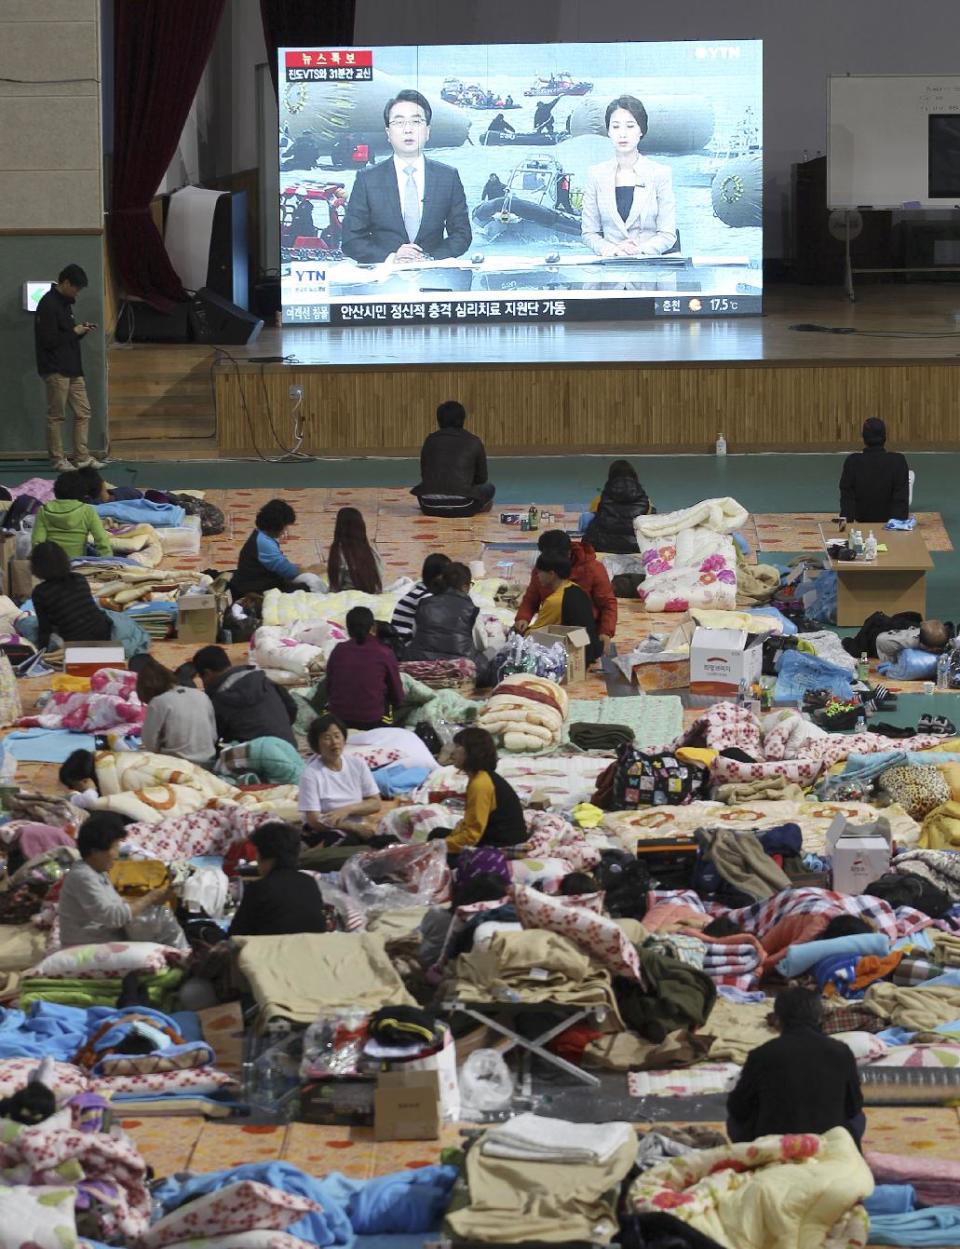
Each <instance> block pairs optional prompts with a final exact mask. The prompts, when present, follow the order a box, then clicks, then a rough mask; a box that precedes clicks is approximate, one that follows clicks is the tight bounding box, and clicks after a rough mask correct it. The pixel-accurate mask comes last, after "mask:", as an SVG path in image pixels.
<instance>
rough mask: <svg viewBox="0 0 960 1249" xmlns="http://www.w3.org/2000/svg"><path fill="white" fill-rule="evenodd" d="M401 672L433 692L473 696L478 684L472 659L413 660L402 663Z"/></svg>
mask: <svg viewBox="0 0 960 1249" xmlns="http://www.w3.org/2000/svg"><path fill="white" fill-rule="evenodd" d="M400 671H401V672H406V673H407V674H408V675H409V676H411V677H413V679H414V680H415V681H420V682H421V683H422V684H423V685H427V686H429V687H430V689H432V690H459V691H460V693H461V694H472V693H473V690H474V686H475V685H476V683H477V668H476V664H474V663H473V661H472V660H470V659H412V660H410V661H409V662H407V663H402V664H401V665H400Z"/></svg>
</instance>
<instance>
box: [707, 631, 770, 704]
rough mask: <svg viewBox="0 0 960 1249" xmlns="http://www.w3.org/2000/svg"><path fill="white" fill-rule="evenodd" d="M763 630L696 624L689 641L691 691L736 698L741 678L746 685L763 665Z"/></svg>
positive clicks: (756, 679)
mask: <svg viewBox="0 0 960 1249" xmlns="http://www.w3.org/2000/svg"><path fill="white" fill-rule="evenodd" d="M763 638H764V635H763V634H762V633H747V632H746V631H745V630H743V629H703V628H700V627H698V628H696V629H695V630H694V633H693V640H692V641H691V643H690V692H691V694H710V695H712V696H713V697H716V698H736V696H737V691H738V690H739V688H740V682H741V681H746V683H747V686H748V687H749V686H750V685H751V684H752V683H753V682H754V681H758V680H759V679H760V675H761V672H762V669H763Z"/></svg>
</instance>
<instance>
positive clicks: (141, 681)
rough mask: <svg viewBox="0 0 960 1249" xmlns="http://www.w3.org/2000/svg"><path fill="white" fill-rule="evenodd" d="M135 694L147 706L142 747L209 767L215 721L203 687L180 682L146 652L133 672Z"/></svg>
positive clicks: (215, 744)
mask: <svg viewBox="0 0 960 1249" xmlns="http://www.w3.org/2000/svg"><path fill="white" fill-rule="evenodd" d="M137 697H138V698H139V699H140V701H141V702H142V703H143V705H144V706H145V707H146V709H147V714H146V716H145V718H144V721H143V730H142V732H141V734H140V740H141V742H142V744H143V749H144V750H152V751H155V752H156V753H157V754H161V755H173V756H174V757H175V758H178V759H188V760H189V761H190V762H191V763H198V764H199V765H200V766H201V767H202V768H208V767H210V765H211V764H212V763H213V760H214V758H215V756H216V753H217V720H216V716H215V715H214V712H213V703H211V701H210V699H209V698H208V697H207V696H206V694H205V693H204V692H203V690H198V689H196V688H195V687H194V686H192V685H181V684H180V683H179V682H178V681H177V678H176V677H175V676H174V674H173V673H172V672H171V671H170V669H169V668H165V667H164V666H163V664H161V663H158V662H157V661H156V660H155V659H154V658H152V656H150V655H147V656H146V657H145V659H144V660H143V662H142V664H141V666H140V668H139V669H138V671H137Z"/></svg>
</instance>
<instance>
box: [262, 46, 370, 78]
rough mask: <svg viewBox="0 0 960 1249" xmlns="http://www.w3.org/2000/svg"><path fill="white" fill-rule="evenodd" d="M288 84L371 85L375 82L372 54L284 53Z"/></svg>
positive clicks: (363, 51)
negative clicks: (373, 80)
mask: <svg viewBox="0 0 960 1249" xmlns="http://www.w3.org/2000/svg"><path fill="white" fill-rule="evenodd" d="M284 68H285V69H286V79H287V82H330V81H340V82H369V81H370V80H371V79H372V78H373V52H372V51H371V50H370V49H369V48H368V49H362V48H350V49H349V50H348V49H341V50H339V51H336V50H333V51H330V50H328V51H325V52H310V51H306V50H304V49H298V50H297V51H296V52H290V51H287V52H285V53H284Z"/></svg>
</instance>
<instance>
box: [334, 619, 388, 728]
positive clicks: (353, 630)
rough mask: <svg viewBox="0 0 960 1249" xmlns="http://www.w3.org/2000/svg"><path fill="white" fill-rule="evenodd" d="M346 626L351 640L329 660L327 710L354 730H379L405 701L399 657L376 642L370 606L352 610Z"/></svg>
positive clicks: (339, 646)
mask: <svg viewBox="0 0 960 1249" xmlns="http://www.w3.org/2000/svg"><path fill="white" fill-rule="evenodd" d="M346 623H347V633H348V634H349V635H350V640H349V641H347V642H339V643H338V644H337V645H336V646H335V647H334V648H333V650H332V651H331V653H330V658H329V659H328V660H327V707H328V709H329V710H330V711H331V712H333V714H334V715H336V716H339V717H340V719H341V720H343V722H344V723H345V724H346V725H347V726H348V727H349V728H351V729H374V728H378V727H380V726H381V725H383V724H384V723H385V722H386V720H387V718H388V716H389V715H390V712H391V709H392V708H394V707H399V705H400V704H401V703H402V702H403V684H402V682H401V680H400V667H399V665H398V663H397V657H396V655H394V653H393V651H392V650H390V648H389V647H388V646H384V645H383V643H382V642H380V641H379V640H378V639H377V636H376V633H375V632H374V625H375V621H374V619H373V612H372V611H371V610H370V608H369V607H353V608H351V610H350V611H348V612H347V622H346Z"/></svg>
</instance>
